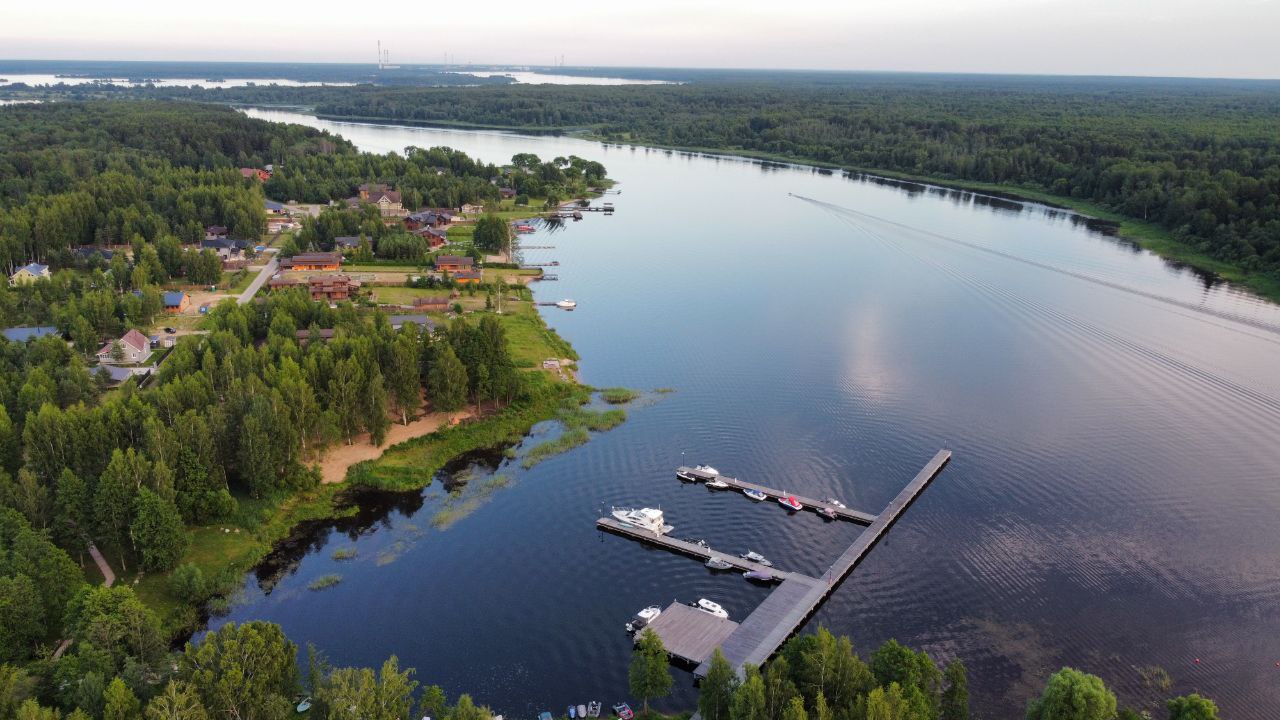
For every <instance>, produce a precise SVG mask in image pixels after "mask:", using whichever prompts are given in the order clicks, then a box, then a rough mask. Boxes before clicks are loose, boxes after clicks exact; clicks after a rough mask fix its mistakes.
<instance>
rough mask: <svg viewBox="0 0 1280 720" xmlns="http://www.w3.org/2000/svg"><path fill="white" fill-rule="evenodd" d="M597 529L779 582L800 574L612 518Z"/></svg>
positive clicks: (603, 518)
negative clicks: (711, 560)
mask: <svg viewBox="0 0 1280 720" xmlns="http://www.w3.org/2000/svg"><path fill="white" fill-rule="evenodd" d="M596 527H598V528H600V529H601V530H608V531H609V532H613V533H617V534H619V535H625V536H627V537H629V538H631V539H633V540H639V541H641V542H646V543H649V544H651V545H657V546H658V547H661V548H665V549H667V550H670V551H672V552H678V553H682V554H684V555H690V556H693V557H696V558H698V559H699V560H703V561H706V560H710V559H711V558H716V559H717V560H723V561H725V562H727V563H729V564H730V565H732V566H734V567H735V568H737V569H738V570H741V571H742V572H750V571H752V570H755V571H757V572H767V573H773V576H774V577H776V578H778V579H779V580H783V579H786V578H789V577H793V576H796V575H798V574H799V573H789V572H784V571H782V570H779V569H777V568H774V567H769V566H768V565H761V564H760V563H755V562H751V561H750V560H744V559H742V558H740V557H738V556H737V555H729V554H727V553H722V552H720V551H719V550H713V549H711V548H709V547H707V546H705V545H699V544H697V543H692V542H689V541H688V540H677V539H676V538H673V537H670V536H668V535H655V534H654V533H653V532H651V531H649V530H641V529H640V528H638V527H636V526H634V525H628V524H626V523H624V522H622V521H620V520H616V519H614V518H611V517H602V518H600V519H599V520H596ZM804 577H807V576H804ZM809 580H811V581H813V582H817V580H816V579H815V578H809ZM703 614H704V615H705V614H706V613H703Z"/></svg>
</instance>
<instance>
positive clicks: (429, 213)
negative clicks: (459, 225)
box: [404, 208, 453, 231]
mask: <svg viewBox="0 0 1280 720" xmlns="http://www.w3.org/2000/svg"><path fill="white" fill-rule="evenodd" d="M451 222H453V212H451V211H449V210H443V209H440V208H431V209H428V210H419V211H418V212H416V213H413V214H412V215H410V216H408V217H406V218H405V219H404V227H405V229H406V230H410V231H414V230H418V229H420V228H424V227H440V226H441V225H448V224H449V223H451Z"/></svg>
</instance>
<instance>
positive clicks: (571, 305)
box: [556, 298, 578, 310]
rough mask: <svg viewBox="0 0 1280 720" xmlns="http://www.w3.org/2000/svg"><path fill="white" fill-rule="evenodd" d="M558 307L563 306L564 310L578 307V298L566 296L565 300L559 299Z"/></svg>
mask: <svg viewBox="0 0 1280 720" xmlns="http://www.w3.org/2000/svg"><path fill="white" fill-rule="evenodd" d="M556 307H558V308H562V309H564V310H572V309H574V308H576V307H578V303H577V301H576V300H570V299H569V298H565V299H564V300H557V301H556Z"/></svg>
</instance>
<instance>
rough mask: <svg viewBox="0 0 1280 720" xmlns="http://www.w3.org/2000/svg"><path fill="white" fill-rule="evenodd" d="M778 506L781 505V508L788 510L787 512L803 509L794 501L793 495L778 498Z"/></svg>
mask: <svg viewBox="0 0 1280 720" xmlns="http://www.w3.org/2000/svg"><path fill="white" fill-rule="evenodd" d="M778 504H780V505H782V507H784V508H786V509H788V510H803V509H804V505H801V504H800V501H799V500H797V499H796V496H795V495H788V496H786V497H780V498H778Z"/></svg>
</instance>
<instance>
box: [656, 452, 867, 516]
mask: <svg viewBox="0 0 1280 720" xmlns="http://www.w3.org/2000/svg"><path fill="white" fill-rule="evenodd" d="M676 472H678V473H685V474H687V475H689V476H691V477H695V478H698V479H699V480H702V481H703V482H706V481H707V480H714V479H716V478H719V479H720V480H721V481H723V482H724V483H725V484H727V485H728V486H729V487H731V488H737V489H738V490H748V489H749V490H758V491H760V492H762V493H764V494H765V495H768V496H769V497H770V498H781V497H787V496H788V495H794V496H795V498H796V499H797V500H799V501H800V504H801V505H804V507H805V509H806V510H812V511H814V512H817V511H818V510H821V509H829V510H831V511H833V512H834V513H835V514H836V516H837V517H839V518H841V519H843V520H851V521H853V522H856V523H861V524H863V525H870V524H871V523H873V522H875V520H876V516H875V515H872V514H871V513H864V512H859V511H858V510H850V509H849V508H842V507H838V506H836V505H832V504H831V503H829V502H826V501H824V500H816V499H814V498H811V497H805V496H803V495H797V494H796V493H793V492H791V491H789V490H778V489H777V488H771V487H765V486H764V485H756V484H755V483H749V482H745V481H743V480H739V479H737V478H731V477H729V476H728V475H716V474H715V473H709V472H706V471H705V470H699V469H697V468H691V467H686V466H683V465H682V466H680V467H678V468H676Z"/></svg>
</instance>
